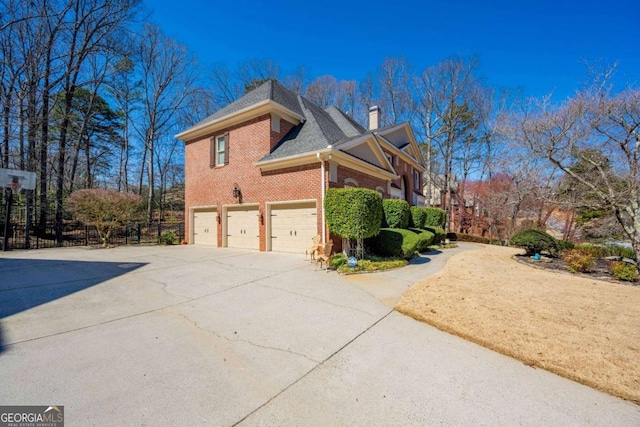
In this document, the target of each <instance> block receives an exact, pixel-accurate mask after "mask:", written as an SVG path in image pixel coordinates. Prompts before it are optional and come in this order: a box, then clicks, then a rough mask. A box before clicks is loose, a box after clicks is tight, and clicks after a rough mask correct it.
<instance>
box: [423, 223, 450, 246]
mask: <svg viewBox="0 0 640 427" xmlns="http://www.w3.org/2000/svg"><path fill="white" fill-rule="evenodd" d="M424 229H425V230H427V231H429V232H430V233H432V234H433V242H432V243H431V244H432V245H439V244H440V243H442V242H444V239H446V238H447V232H446V231H444V230H443V229H442V228H440V227H431V226H425V227H424Z"/></svg>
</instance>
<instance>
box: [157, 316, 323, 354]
mask: <svg viewBox="0 0 640 427" xmlns="http://www.w3.org/2000/svg"><path fill="white" fill-rule="evenodd" d="M162 311H165V312H166V313H169V314H173V315H175V316H179V317H181V318H183V319H184V320H186V321H187V322H188V323H190V324H192V325H193V326H194V327H195V328H196V329H198V330H200V331H202V332H204V333H206V334H210V335H213V336H214V337H216V338H220V339H223V340H225V341H229V342H241V343H245V344H249V345H251V346H254V347H258V348H263V349H265V350H275V351H281V352H284V353H289V354H293V355H294V356H300V357H303V358H305V359H307V360H309V361H310V362H313V363H315V364H318V363H320V361H319V360H315V359H312V358H311V357H309V356H307V355H306V354H302V353H298V352H295V351H292V350H288V349H284V348H278V347H271V346H267V345H262V344H257V343H254V342H252V341H249V340H243V339H239V338H238V339H233V338H229V337H226V336H224V335H220V334H218V333H216V332H214V331H212V330H210V329H206V328H203V327H202V326H200V325H198V322H196V321H195V320H193V319H191V318H190V317H189V316H187V315H185V314H182V313H178V312H176V311H174V310H172V307H167V308H166V309H164V310H162Z"/></svg>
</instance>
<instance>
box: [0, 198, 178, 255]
mask: <svg viewBox="0 0 640 427" xmlns="http://www.w3.org/2000/svg"><path fill="white" fill-rule="evenodd" d="M0 196H2V194H1V193H0ZM0 199H4V197H0ZM2 201H4V200H2ZM2 201H0V208H1V210H0V248H1V249H2V250H4V247H2V246H3V242H4V229H5V227H4V222H5V211H4V208H5V206H4V203H2ZM11 211H12V212H11V215H10V221H9V226H8V227H7V229H8V233H7V236H8V239H7V250H10V249H43V248H54V247H68V246H98V245H102V244H103V241H102V239H101V238H100V236H99V235H98V230H97V229H96V227H94V226H92V225H86V224H83V223H81V222H75V221H65V222H64V224H63V227H62V241H61V242H57V241H56V229H55V223H54V222H53V221H49V222H47V224H46V226H45V227H44V228H37V227H35V224H33V225H32V226H31V227H29V231H28V232H27V227H26V219H25V211H24V206H21V205H20V204H16V206H13V207H12V209H11ZM182 240H184V222H180V221H156V222H153V223H151V224H150V225H147V224H127V225H123V226H120V227H117V228H116V229H115V230H113V232H112V233H111V236H110V237H109V240H108V244H109V245H118V246H120V245H139V244H157V243H180V242H182Z"/></svg>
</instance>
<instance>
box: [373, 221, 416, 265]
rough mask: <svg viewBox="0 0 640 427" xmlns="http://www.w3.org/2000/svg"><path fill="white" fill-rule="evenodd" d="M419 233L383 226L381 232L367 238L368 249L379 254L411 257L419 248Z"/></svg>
mask: <svg viewBox="0 0 640 427" xmlns="http://www.w3.org/2000/svg"><path fill="white" fill-rule="evenodd" d="M419 242H420V238H419V237H418V234H416V233H414V232H413V231H411V230H406V229H403V228H381V229H380V233H379V234H378V235H377V236H375V237H371V238H369V239H366V240H365V246H366V248H367V251H368V252H370V253H373V254H376V255H379V256H386V257H398V258H405V259H409V258H411V257H413V255H415V253H416V251H417V250H418V244H419Z"/></svg>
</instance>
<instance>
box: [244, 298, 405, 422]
mask: <svg viewBox="0 0 640 427" xmlns="http://www.w3.org/2000/svg"><path fill="white" fill-rule="evenodd" d="M394 311H395V310H389V311H388V312H387V313H386V314H385V315H384V316H382V317H381V318H379V319H378V320H376V321H375V322H373V323H372V324H371V325H369V327H367V328H366V329H365V330H364V331H362V332H360V333H359V334H358V335H356V336H355V337H353V338H352V339H351V340H349V341H348V342H347V343H346V344H345V345H343V346H342V347H340V348H339V349H337V350H336V351H334V352H333V353H332V354H330V355H329V356H328V357H327V358H325V359H324V360H323V361H322V362H320V363H318V364H317V365H316V366H314V367H313V368H311V369H309V370H308V371H307V372H306V373H305V374H304V375H301V376H300V377H299V378H298V379H297V380H295V381H294V382H292V383H291V384H289V385H288V386H286V387H285V388H283V389H282V390H280V391H279V392H278V393H276V394H275V395H273V396H271V398H270V399H269V400H267V401H266V402H264V403H263V404H262V405H260V406H258V407H257V408H256V409H254V410H253V411H251V412H249V413H248V414H247V415H245V416H244V417H243V418H242V419H240V420H238V421H236V422H235V423H233V424H232V426H234V427H235V426H237V425H240V424H241V423H242V422H243V421H245V420H246V419H247V418H249V417H250V416H251V415H253V414H255V413H256V412H258V411H259V410H260V409H262V408H264V407H265V406H267V405H268V404H269V403H271V402H272V401H273V400H275V399H276V398H277V397H278V396H280V395H281V394H282V393H284V392H285V391H287V390H288V389H290V388H291V387H292V386H294V385H296V384H297V383H299V382H300V381H301V380H303V379H304V378H306V377H307V376H308V375H309V374H310V373H312V372H313V371H315V370H316V369H318V367H320V366H322V365H324V364H325V363H327V362H328V361H329V360H331V359H332V358H333V357H334V356H336V355H337V354H338V353H340V352H341V351H342V350H344V349H345V348H347V347H348V346H349V345H351V343H353V342H354V341H355V340H357V339H358V338H360V337H361V336H362V335H364V334H366V333H367V332H369V330H371V328H373V327H374V326H376V325H377V324H378V323H380V322H382V321H383V320H384V319H386V318H387V317H388V316H389V315H390V314H391V313H393V312H394Z"/></svg>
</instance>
